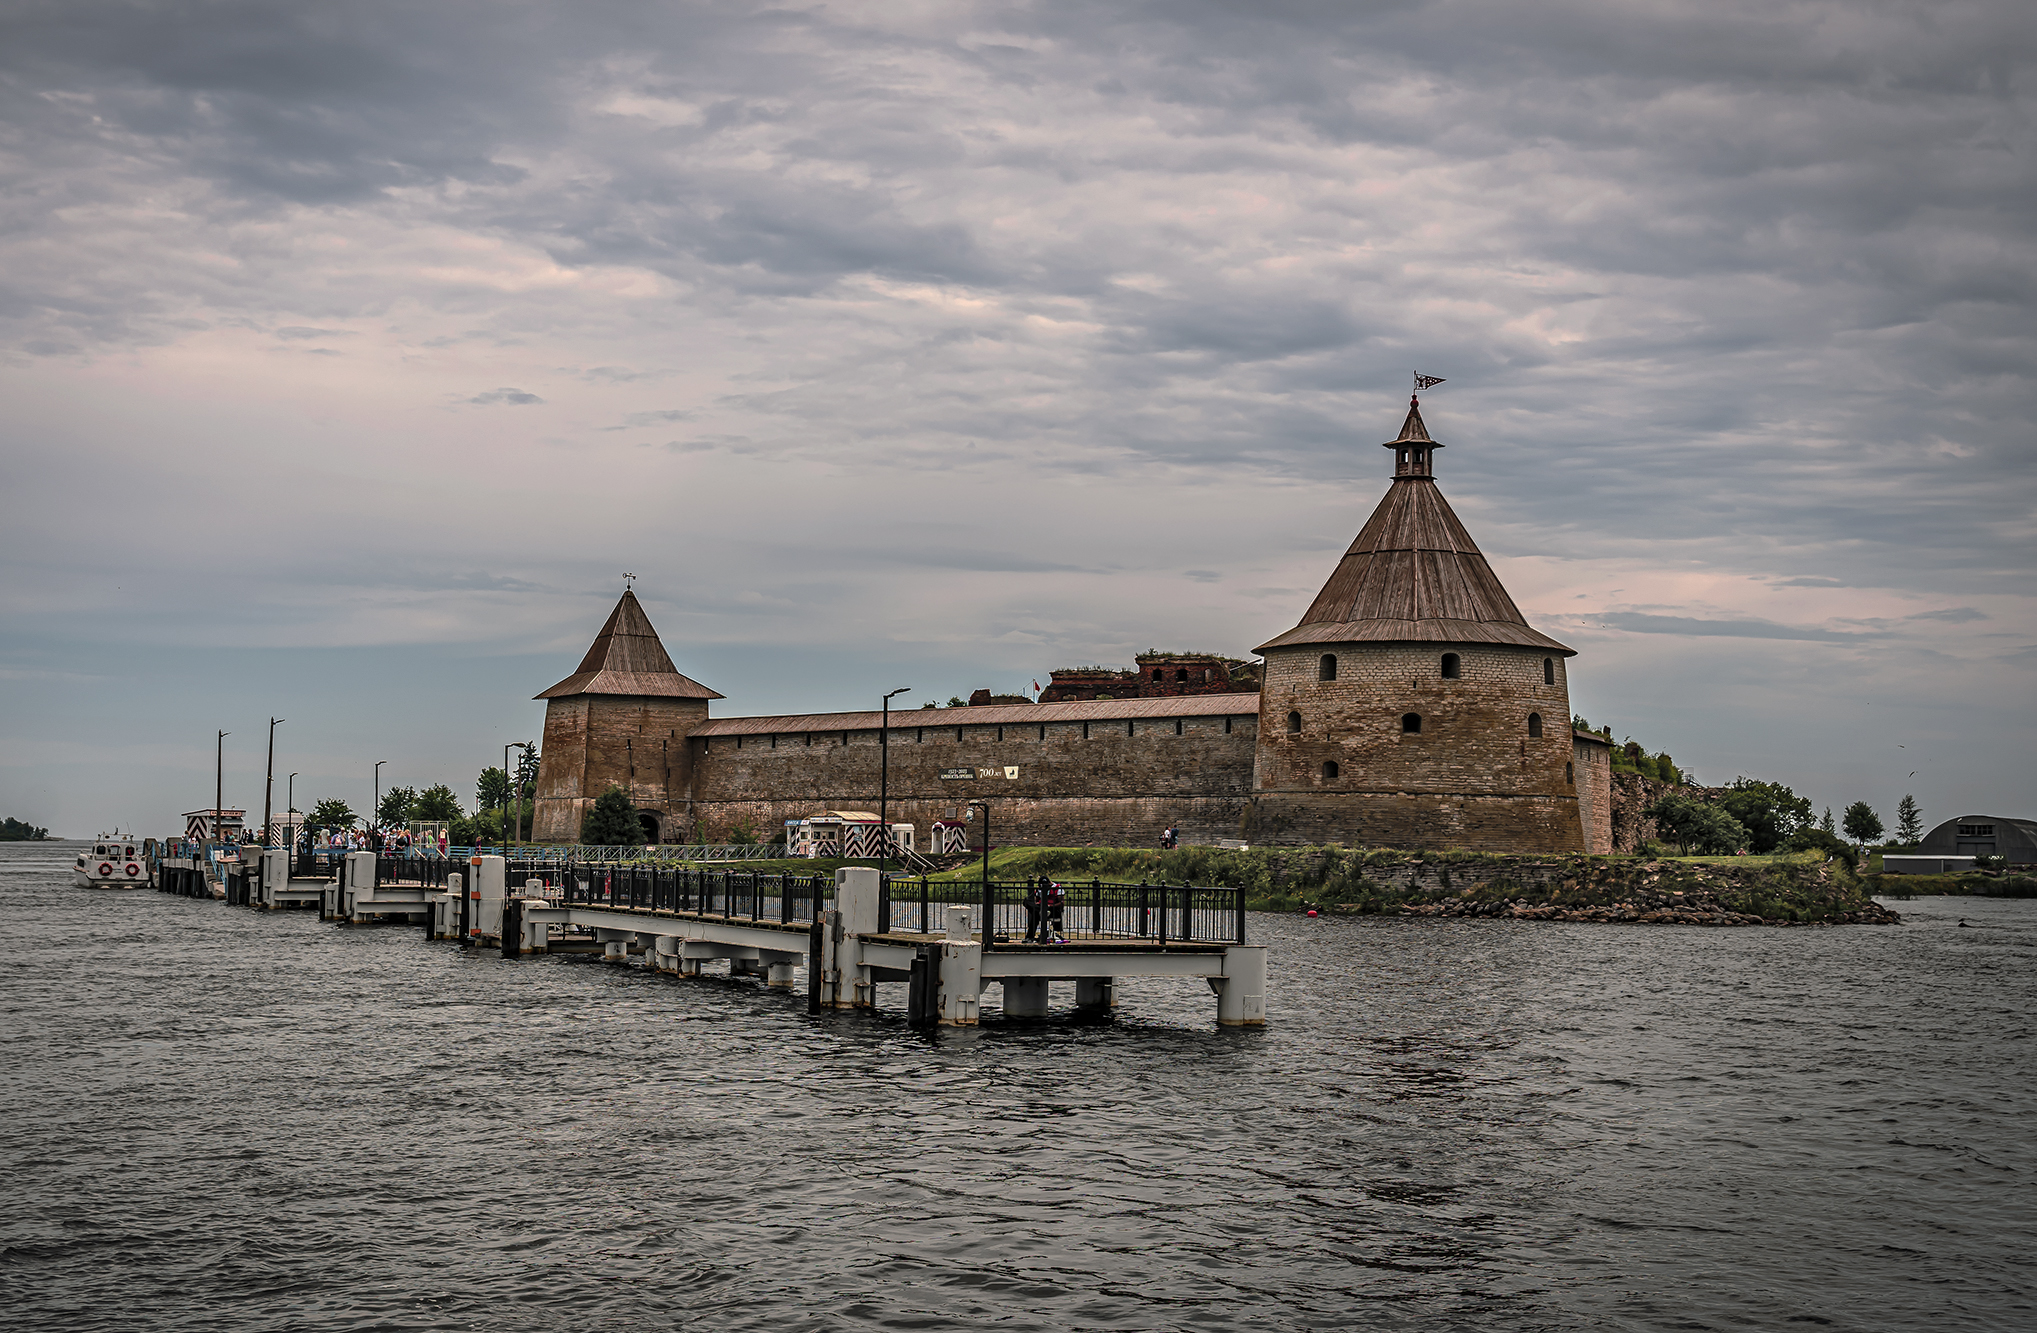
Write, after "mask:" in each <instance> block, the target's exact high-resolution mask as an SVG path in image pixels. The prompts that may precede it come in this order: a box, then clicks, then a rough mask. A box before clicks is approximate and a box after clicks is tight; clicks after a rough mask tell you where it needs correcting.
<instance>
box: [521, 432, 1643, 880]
mask: <svg viewBox="0 0 2037 1333" xmlns="http://www.w3.org/2000/svg"><path fill="white" fill-rule="evenodd" d="M1386 447H1387V448H1389V449H1391V450H1393V451H1394V473H1393V482H1392V485H1391V486H1390V488H1389V489H1388V491H1387V494H1386V496H1385V498H1384V499H1383V500H1381V501H1380V503H1379V506H1378V508H1377V509H1375V510H1374V512H1373V514H1372V517H1371V520H1370V521H1369V522H1367V523H1366V524H1365V526H1364V528H1363V530H1362V531H1360V533H1359V534H1358V539H1357V540H1356V541H1355V542H1353V543H1352V545H1351V548H1350V549H1349V550H1348V551H1346V552H1345V553H1344V556H1343V558H1342V560H1340V561H1339V562H1338V564H1337V567H1336V569H1335V570H1334V571H1333V572H1332V573H1331V575H1330V579H1329V582H1327V583H1326V584H1324V586H1323V589H1322V591H1321V592H1320V593H1319V594H1317V596H1316V599H1315V601H1314V603H1313V604H1312V605H1311V606H1310V607H1309V609H1308V611H1307V612H1306V613H1305V614H1304V615H1303V616H1302V618H1301V621H1300V622H1299V623H1298V624H1296V625H1295V626H1294V627H1293V628H1292V629H1289V630H1287V631H1286V632H1285V633H1282V634H1279V635H1277V636H1275V637H1274V638H1272V639H1270V640H1268V641H1267V642H1266V643H1265V644H1264V645H1262V646H1261V647H1260V648H1259V649H1258V650H1257V651H1258V652H1259V654H1260V655H1261V656H1262V657H1263V659H1264V666H1263V668H1258V669H1256V670H1254V669H1252V664H1250V663H1238V662H1235V661H1232V660H1229V659H1223V658H1217V657H1210V656H1204V655H1200V654H1182V655H1177V654H1146V655H1142V656H1141V657H1140V659H1139V670H1138V671H1137V672H1135V673H1111V679H1104V678H1103V677H1101V676H1097V677H1095V678H1093V679H1092V678H1090V674H1091V673H1084V672H1068V673H1063V672H1056V673H1055V677H1054V679H1055V685H1054V687H1053V689H1050V691H1048V692H1043V696H1042V701H1041V702H1039V703H991V704H985V705H980V706H968V707H959V708H945V709H938V710H927V711H916V712H897V713H893V714H892V715H891V727H890V735H889V740H890V744H889V771H890V781H889V786H890V815H891V817H892V818H893V819H894V820H899V821H906V822H911V823H914V824H917V825H918V826H920V827H921V828H922V829H924V828H926V827H928V826H929V825H930V824H931V823H932V822H933V821H934V820H937V819H943V818H953V817H955V816H956V815H958V814H960V813H961V812H962V810H963V809H964V808H965V807H966V806H967V805H968V803H969V802H970V801H972V800H976V799H981V798H989V799H990V802H991V806H992V809H993V810H994V812H995V814H994V819H995V832H996V837H997V841H999V842H1004V843H1032V844H1048V845H1071V844H1072V845H1081V844H1090V843H1094V844H1119V845H1133V846H1137V845H1151V844H1152V843H1153V842H1154V841H1155V840H1156V839H1157V838H1158V836H1159V833H1160V831H1161V830H1162V829H1164V828H1166V827H1167V826H1168V825H1170V824H1173V825H1177V826H1179V828H1180V829H1181V830H1182V832H1183V834H1184V835H1185V836H1187V837H1188V838H1189V839H1191V840H1210V839H1215V838H1233V837H1241V836H1242V837H1244V838H1247V839H1249V840H1250V841H1253V842H1270V843H1288V844H1294V843H1313V842H1341V843H1345V844H1351V845H1375V846H1394V847H1465V848H1474V849H1484V850H1492V851H1585V850H1592V851H1605V850H1609V848H1610V830H1609V820H1610V809H1609V807H1610V801H1611V762H1610V755H1609V754H1608V753H1607V752H1606V745H1605V742H1604V740H1603V738H1601V737H1599V736H1596V735H1592V734H1589V733H1577V734H1575V735H1573V733H1572V730H1571V726H1570V718H1571V710H1570V695H1569V684H1568V679H1569V678H1568V663H1569V659H1570V658H1571V657H1572V656H1574V653H1573V651H1572V650H1571V649H1569V648H1567V647H1565V646H1564V645H1562V644H1560V643H1558V642H1557V641H1556V640H1554V639H1552V638H1549V637H1548V636H1547V635H1544V634H1542V633H1539V632H1538V631H1536V630H1535V629H1533V628H1531V627H1530V626H1529V625H1528V623H1527V621H1526V620H1525V619H1524V618H1523V617H1522V615H1521V613H1520V610H1519V609H1518V608H1517V607H1516V606H1515V605H1514V603H1513V599H1512V598H1510V597H1509V596H1508V595H1507V592H1506V589H1505V588H1503V587H1502V586H1501V585H1500V582H1499V579H1498V578H1497V577H1496V576H1495V575H1494V574H1493V572H1492V569H1491V567H1490V566H1489V565H1488V564H1487V563H1486V560H1485V557H1484V556H1483V555H1482V554H1480V552H1479V550H1478V547H1477V546H1476V544H1474V543H1473V542H1472V540H1471V537H1470V535H1469V534H1468V533H1467V532H1466V531H1465V530H1464V525H1463V524H1462V523H1461V522H1459V521H1458V518H1457V516H1456V514H1454V513H1452V512H1451V509H1450V506H1449V504H1448V503H1447V502H1446V501H1445V500H1444V499H1443V496H1442V493H1441V491H1440V490H1439V489H1438V488H1437V486H1436V482H1435V478H1434V474H1433V464H1434V457H1435V451H1436V450H1437V449H1439V448H1441V447H1442V446H1441V445H1440V444H1439V443H1437V442H1436V441H1435V440H1433V439H1431V438H1430V437H1429V433H1428V429H1427V427H1426V426H1425V425H1424V424H1423V421H1422V415H1421V408H1420V404H1419V403H1418V402H1417V403H1411V404H1410V405H1409V408H1408V414H1407V419H1406V421H1405V422H1404V423H1403V424H1402V427H1401V432H1400V435H1399V436H1398V437H1397V438H1396V439H1394V440H1392V441H1389V442H1388V444H1387V445H1386ZM1149 657H1151V658H1152V659H1153V660H1152V661H1150V662H1149V661H1148V658H1149ZM1177 657H1178V658H1179V660H1178V661H1177V660H1176V659H1177ZM1163 658H1164V659H1165V660H1161V659H1163ZM1155 671H1158V672H1160V673H1161V674H1160V676H1159V677H1158V678H1155V677H1154V676H1153V674H1152V673H1153V672H1155ZM1205 672H1207V673H1208V674H1207V675H1204V674H1203V673H1205ZM1064 675H1065V676H1067V677H1068V679H1067V680H1066V681H1065V682H1064V680H1063V677H1064ZM1133 677H1135V678H1136V679H1132V678H1133ZM1057 690H1058V691H1060V693H1056V695H1055V697H1054V698H1052V699H1049V698H1046V697H1045V696H1046V694H1047V693H1054V692H1055V691H1057ZM1134 691H1135V692H1136V693H1137V694H1139V695H1140V696H1142V697H1118V698H1105V697H1098V696H1102V695H1110V694H1120V693H1122V694H1127V695H1129V694H1130V693H1133V692H1134ZM1071 696H1072V697H1071ZM721 697H723V696H721V695H720V694H718V693H716V692H715V691H713V690H711V689H708V688H707V687H706V686H704V685H701V684H699V683H698V682H696V681H693V680H691V679H689V678H687V677H686V676H684V675H682V674H680V672H679V670H678V668H677V667H676V666H674V665H673V662H672V659H671V657H670V656H669V655H668V654H667V653H666V651H665V648H664V645H663V644H662V643H660V642H659V639H658V635H657V632H656V631H655V630H654V629H653V628H652V627H651V623H650V620H649V619H648V618H647V617H646V616H645V614H644V610H643V607H642V606H641V605H639V603H638V602H637V599H636V596H635V594H634V593H631V592H624V594H623V596H622V600H621V601H620V602H618V603H617V604H616V607H615V610H614V612H613V613H612V614H611V615H610V616H609V618H608V623H607V624H606V625H604V626H603V627H602V629H601V633H600V634H599V635H598V636H597V637H596V639H595V641H594V645H593V647H592V648H590V649H589V650H588V652H587V656H586V657H585V659H583V660H582V661H581V663H580V667H579V670H578V671H576V672H574V674H572V675H571V676H568V677H567V678H566V679H565V680H562V681H560V682H559V683H558V684H557V685H554V686H553V687H552V688H551V689H549V690H546V691H545V692H544V693H543V694H541V695H539V696H538V698H541V699H543V700H545V701H546V709H545V730H544V745H543V750H542V762H541V767H540V771H539V775H538V792H537V813H536V836H537V837H538V838H540V839H542V840H555V841H572V840H574V839H575V838H576V837H577V836H578V832H579V828H580V823H581V820H582V818H583V817H584V815H585V813H586V810H587V808H588V807H589V806H590V805H591V804H592V803H593V800H594V798H595V797H597V796H599V795H600V794H601V793H602V792H603V791H605V790H607V789H608V788H609V787H611V786H619V787H621V788H623V789H624V790H625V791H627V792H628V793H629V795H630V799H631V800H632V802H633V803H634V804H635V805H636V807H637V810H638V812H639V817H640V818H641V819H642V820H643V822H644V826H645V830H646V832H647V833H648V834H649V835H650V836H651V837H652V838H653V839H656V840H662V841H668V842H674V841H678V842H684V841H711V840H715V839H718V838H721V837H724V836H726V835H727V834H728V833H729V832H730V831H731V830H732V829H734V828H736V827H739V826H741V827H748V828H752V829H755V830H757V831H759V832H761V833H764V834H766V835H767V836H768V834H769V833H770V832H771V831H774V830H775V829H776V828H777V827H778V826H779V825H780V824H781V822H782V821H784V820H786V819H792V818H801V817H804V816H807V815H810V814H813V813H814V812H816V811H819V810H825V809H843V808H861V809H875V808H876V804H877V795H878V782H879V764H880V762H881V760H882V757H883V755H884V753H885V747H884V746H883V745H882V744H881V743H880V742H881V739H882V738H881V736H880V727H881V715H880V714H879V713H878V712H877V711H876V710H874V709H873V710H870V711H867V712H853V713H798V714H785V715H780V716H773V717H726V718H716V717H711V716H709V705H710V703H711V701H713V700H715V699H719V698H721Z"/></svg>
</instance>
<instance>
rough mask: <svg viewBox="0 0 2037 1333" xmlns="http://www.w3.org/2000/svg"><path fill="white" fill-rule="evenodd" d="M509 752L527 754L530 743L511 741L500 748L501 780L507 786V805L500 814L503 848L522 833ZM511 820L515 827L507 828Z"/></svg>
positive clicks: (521, 816) (515, 784)
mask: <svg viewBox="0 0 2037 1333" xmlns="http://www.w3.org/2000/svg"><path fill="white" fill-rule="evenodd" d="M511 750H522V751H523V752H524V753H525V754H529V753H530V743H529V742H528V741H511V742H510V743H509V744H507V745H505V746H503V747H502V780H503V781H504V782H506V783H508V784H509V804H508V807H507V808H506V809H504V810H503V812H502V816H503V824H504V825H505V832H504V835H503V844H504V845H505V846H507V845H508V843H509V839H510V838H511V837H513V836H515V835H516V834H519V833H521V832H522V831H523V811H522V810H521V809H519V808H518V805H517V799H516V798H517V790H516V789H517V781H516V779H515V778H513V777H511V776H510V775H509V752H510V751H511ZM511 819H514V820H515V821H516V825H515V826H514V827H509V826H508V825H509V821H510V820H511Z"/></svg>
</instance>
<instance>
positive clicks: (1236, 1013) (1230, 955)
mask: <svg viewBox="0 0 2037 1333" xmlns="http://www.w3.org/2000/svg"><path fill="white" fill-rule="evenodd" d="M1212 982H1213V984H1214V985H1215V986H1216V988H1217V1022H1218V1023H1219V1024H1221V1025H1222V1026H1224V1027H1227V1028H1235V1027H1264V1026H1265V1024H1266V946H1265V945H1263V944H1258V945H1250V944H1234V945H1232V946H1231V947H1230V948H1229V949H1226V950H1225V951H1224V974H1223V976H1222V977H1218V978H1213V979H1212Z"/></svg>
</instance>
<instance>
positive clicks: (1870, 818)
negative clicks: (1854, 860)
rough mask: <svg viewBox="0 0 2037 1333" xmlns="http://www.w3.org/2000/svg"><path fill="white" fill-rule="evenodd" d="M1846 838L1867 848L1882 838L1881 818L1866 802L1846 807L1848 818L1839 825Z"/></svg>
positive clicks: (1858, 802)
mask: <svg viewBox="0 0 2037 1333" xmlns="http://www.w3.org/2000/svg"><path fill="white" fill-rule="evenodd" d="M1839 826H1840V827H1841V828H1843V829H1844V830H1845V831H1846V836H1847V837H1849V838H1851V839H1853V841H1854V842H1856V843H1858V844H1860V845H1861V847H1863V848H1865V847H1866V845H1867V844H1868V843H1870V842H1873V841H1874V840H1875V839H1876V838H1879V837H1880V836H1881V816H1880V815H1878V814H1876V813H1874V807H1873V806H1871V805H1869V804H1868V803H1867V802H1865V801H1855V802H1854V803H1853V804H1851V805H1849V806H1847V807H1846V816H1845V818H1844V819H1843V820H1842V821H1841V822H1840V825H1839Z"/></svg>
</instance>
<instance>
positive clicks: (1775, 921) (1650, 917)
mask: <svg viewBox="0 0 2037 1333" xmlns="http://www.w3.org/2000/svg"><path fill="white" fill-rule="evenodd" d="M1401 912H1402V913H1403V914H1405V915H1407V916H1434V917H1493V918H1499V919H1502V920H1507V921H1592V922H1606V923H1613V922H1619V923H1630V924H1633V925H1640V926H1820V925H1823V926H1894V925H1900V924H1901V923H1902V917H1901V916H1899V915H1897V914H1896V913H1894V912H1891V911H1890V910H1889V909H1887V908H1886V907H1883V906H1882V905H1881V904H1880V903H1876V902H1869V903H1867V904H1866V905H1865V906H1863V907H1860V908H1858V909H1856V910H1854V911H1850V912H1834V913H1833V914H1832V915H1830V916H1828V917H1825V918H1824V919H1823V920H1819V921H1790V920H1785V919H1781V918H1774V917H1765V916H1756V915H1754V914H1753V913H1751V912H1735V911H1733V910H1731V909H1730V908H1727V907H1724V906H1722V905H1721V904H1719V903H1718V902H1716V901H1713V900H1709V899H1702V898H1690V899H1686V898H1685V896H1684V895H1682V894H1672V895H1670V896H1669V897H1668V898H1666V899H1642V900H1641V901H1639V902H1618V903H1607V904H1600V905H1595V906H1590V907H1569V906H1560V905H1557V904H1554V903H1531V902H1529V901H1527V900H1526V899H1524V898H1516V899H1514V900H1513V901H1512V902H1502V903H1490V902H1464V901H1458V902H1441V903H1410V904H1409V905H1407V906H1406V907H1403V908H1402V909H1401Z"/></svg>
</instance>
